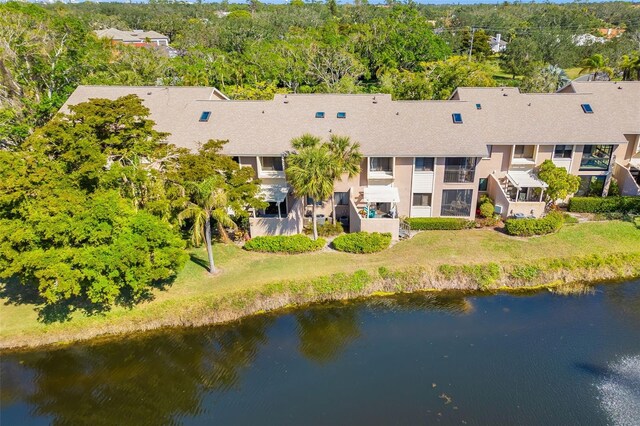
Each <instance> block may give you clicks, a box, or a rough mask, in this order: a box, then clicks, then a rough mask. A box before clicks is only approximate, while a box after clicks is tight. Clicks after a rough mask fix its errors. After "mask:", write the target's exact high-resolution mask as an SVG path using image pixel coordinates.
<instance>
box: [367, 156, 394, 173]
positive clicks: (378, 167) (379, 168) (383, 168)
mask: <svg viewBox="0 0 640 426" xmlns="http://www.w3.org/2000/svg"><path fill="white" fill-rule="evenodd" d="M369 170H370V171H372V172H391V158H389V157H371V158H370V159H369Z"/></svg>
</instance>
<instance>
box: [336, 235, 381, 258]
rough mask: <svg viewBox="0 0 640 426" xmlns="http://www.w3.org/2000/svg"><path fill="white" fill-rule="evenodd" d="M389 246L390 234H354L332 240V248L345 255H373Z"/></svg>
mask: <svg viewBox="0 0 640 426" xmlns="http://www.w3.org/2000/svg"><path fill="white" fill-rule="evenodd" d="M389 244H391V234H389V233H384V234H381V233H379V232H373V233H368V232H354V233H352V234H344V235H340V236H339V237H337V238H336V239H335V240H333V247H334V248H335V249H336V250H339V251H345V252H347V253H375V252H378V251H382V250H384V249H386V248H387V247H389Z"/></svg>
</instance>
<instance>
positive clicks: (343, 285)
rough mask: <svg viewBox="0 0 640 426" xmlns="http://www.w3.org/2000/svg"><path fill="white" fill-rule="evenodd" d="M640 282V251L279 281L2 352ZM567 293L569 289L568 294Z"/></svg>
mask: <svg viewBox="0 0 640 426" xmlns="http://www.w3.org/2000/svg"><path fill="white" fill-rule="evenodd" d="M639 277H640V252H636V253H612V254H608V255H604V256H602V255H591V256H579V257H575V256H574V257H565V258H563V257H557V258H547V259H542V260H539V261H536V262H529V263H526V264H514V263H505V264H502V265H499V264H497V263H482V264H470V265H448V264H441V265H438V266H436V267H430V268H425V267H409V268H404V269H398V270H390V269H387V268H385V267H380V268H378V270H376V271H365V270H357V271H354V272H353V273H350V274H346V273H337V274H333V275H327V276H321V277H318V278H314V279H308V280H299V281H295V280H289V281H279V282H274V283H270V284H266V285H263V286H261V287H260V288H258V289H249V290H244V291H238V292H235V293H230V294H227V295H223V296H211V297H199V298H186V299H181V300H169V301H165V302H163V303H162V304H161V305H160V306H156V307H155V310H156V311H157V312H153V314H154V315H152V316H151V317H148V316H144V315H141V313H142V309H140V308H134V309H133V310H131V311H127V313H126V314H125V315H122V316H119V317H118V316H116V317H115V318H109V319H105V323H104V324H97V325H92V326H88V327H82V326H81V325H78V324H77V323H76V324H73V325H71V328H70V329H68V328H65V326H66V327H68V326H69V325H70V324H71V323H64V324H52V325H51V326H50V327H51V328H50V329H47V330H46V331H45V332H31V333H23V334H17V335H13V336H7V337H4V338H2V339H0V352H14V351H28V350H34V349H51V348H56V347H65V346H69V345H71V344H73V343H77V342H98V341H104V340H108V339H112V338H121V337H125V338H127V337H134V336H135V335H137V334H142V333H144V332H149V331H152V330H161V329H169V328H182V327H200V326H207V325H219V324H225V323H229V322H233V321H237V320H240V319H242V318H245V317H249V316H253V315H259V314H263V313H267V312H269V313H274V312H277V311H282V310H285V309H290V308H302V307H304V306H307V305H310V304H315V303H322V302H329V301H346V300H355V299H362V298H371V297H384V296H391V295H395V294H403V293H405V294H406V293H417V292H429V293H435V294H437V293H440V292H459V293H460V294H461V295H463V294H464V293H471V292H473V293H475V294H483V293H484V294H497V293H505V292H507V293H524V292H535V291H541V290H545V289H549V290H550V289H554V288H562V287H570V286H572V285H576V284H578V285H580V284H596V283H599V282H606V281H623V280H631V279H635V278H639ZM569 290H570V289H569Z"/></svg>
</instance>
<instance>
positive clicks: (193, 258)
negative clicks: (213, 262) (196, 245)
mask: <svg viewBox="0 0 640 426" xmlns="http://www.w3.org/2000/svg"><path fill="white" fill-rule="evenodd" d="M189 259H190V260H191V261H192V262H193V263H195V264H196V265H198V266H200V267H202V269H204V270H206V271H207V272H208V271H209V262H208V261H207V260H205V259H203V258H201V257H199V256H198V255H196V254H194V253H189Z"/></svg>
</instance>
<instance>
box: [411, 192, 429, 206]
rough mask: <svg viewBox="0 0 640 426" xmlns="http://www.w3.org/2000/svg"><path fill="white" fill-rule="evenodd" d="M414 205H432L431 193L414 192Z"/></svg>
mask: <svg viewBox="0 0 640 426" xmlns="http://www.w3.org/2000/svg"><path fill="white" fill-rule="evenodd" d="M411 205H412V206H414V207H430V206H431V194H413V204H411Z"/></svg>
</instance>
